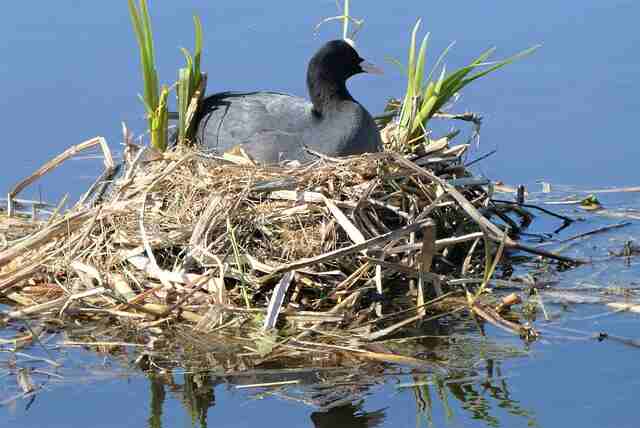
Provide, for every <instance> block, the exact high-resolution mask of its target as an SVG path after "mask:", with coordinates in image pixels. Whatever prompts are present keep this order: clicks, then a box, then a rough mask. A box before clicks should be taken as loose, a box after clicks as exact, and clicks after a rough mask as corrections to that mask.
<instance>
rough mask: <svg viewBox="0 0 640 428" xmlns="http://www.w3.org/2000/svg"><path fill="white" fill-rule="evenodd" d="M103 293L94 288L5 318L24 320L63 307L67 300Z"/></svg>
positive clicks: (25, 309)
mask: <svg viewBox="0 0 640 428" xmlns="http://www.w3.org/2000/svg"><path fill="white" fill-rule="evenodd" d="M105 291H106V290H105V289H104V288H103V287H99V288H94V289H92V290H87V291H83V292H81V293H77V294H72V295H71V296H63V297H60V298H57V299H55V300H51V301H50V302H46V303H41V304H38V305H34V306H30V307H28V308H24V309H21V310H17V311H11V312H8V313H7V314H6V315H7V317H9V318H14V319H16V318H25V317H27V316H29V315H32V314H37V313H40V312H45V311H48V310H50V309H53V308H56V307H58V306H63V305H64V304H65V303H66V302H67V300H79V299H84V298H87V297H91V296H96V295H99V294H103V293H104V292H105Z"/></svg>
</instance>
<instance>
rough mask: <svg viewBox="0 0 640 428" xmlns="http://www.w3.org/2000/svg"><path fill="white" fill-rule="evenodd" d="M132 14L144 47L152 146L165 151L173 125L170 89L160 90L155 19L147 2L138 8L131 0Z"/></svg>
mask: <svg viewBox="0 0 640 428" xmlns="http://www.w3.org/2000/svg"><path fill="white" fill-rule="evenodd" d="M129 13H130V15H131V22H132V23H133V29H134V31H135V33H136V39H137V41H138V47H139V48H140V64H141V66H142V79H143V82H144V93H143V95H142V96H141V97H140V98H141V100H142V103H143V104H144V107H145V110H146V112H147V119H148V121H149V131H150V132H151V145H152V146H153V147H155V148H156V149H158V150H160V151H164V150H165V149H166V147H167V132H168V131H167V128H168V123H169V115H168V111H167V97H168V94H169V88H168V87H167V86H165V85H163V86H162V88H160V87H159V83H158V71H157V70H156V65H155V56H154V48H153V32H152V29H151V17H150V16H149V9H148V7H147V2H146V0H140V5H139V6H136V4H135V2H134V1H133V0H129Z"/></svg>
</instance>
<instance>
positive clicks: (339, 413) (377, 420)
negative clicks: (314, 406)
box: [311, 401, 385, 428]
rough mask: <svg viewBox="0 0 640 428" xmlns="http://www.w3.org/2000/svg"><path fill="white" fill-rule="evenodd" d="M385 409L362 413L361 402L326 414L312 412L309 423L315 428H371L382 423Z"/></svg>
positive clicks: (334, 408)
mask: <svg viewBox="0 0 640 428" xmlns="http://www.w3.org/2000/svg"><path fill="white" fill-rule="evenodd" d="M384 417H385V409H380V410H376V411H373V412H364V411H362V401H360V402H359V403H357V404H353V403H349V404H345V405H342V406H337V407H333V408H331V409H329V410H327V411H326V412H313V413H312V414H311V421H312V422H313V426H314V427H315V428H335V427H349V428H351V427H353V428H368V427H369V428H373V427H377V426H381V425H382V422H384Z"/></svg>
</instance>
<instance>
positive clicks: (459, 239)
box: [386, 232, 484, 254]
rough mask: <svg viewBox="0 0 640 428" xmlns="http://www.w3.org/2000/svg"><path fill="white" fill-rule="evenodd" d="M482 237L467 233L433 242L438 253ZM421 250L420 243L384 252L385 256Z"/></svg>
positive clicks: (400, 246)
mask: <svg viewBox="0 0 640 428" xmlns="http://www.w3.org/2000/svg"><path fill="white" fill-rule="evenodd" d="M483 236H484V233H482V232H473V233H469V234H468V235H462V236H453V237H451V238H443V239H438V240H437V241H436V242H435V246H436V250H438V251H440V250H443V249H445V248H447V247H451V246H453V245H458V244H461V243H463V242H467V241H473V240H476V239H480V238H482V237H483ZM421 248H422V243H418V244H408V245H398V246H397V247H393V248H390V249H389V250H387V251H386V253H387V254H397V253H405V252H407V251H418V250H420V249H421Z"/></svg>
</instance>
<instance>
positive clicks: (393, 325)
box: [0, 145, 530, 356]
mask: <svg viewBox="0 0 640 428" xmlns="http://www.w3.org/2000/svg"><path fill="white" fill-rule="evenodd" d="M140 150H143V149H140ZM465 150H466V146H458V147H453V148H449V147H448V146H446V145H444V146H441V147H439V148H438V149H437V150H433V151H431V152H429V151H426V152H424V153H421V154H420V155H419V156H417V155H410V156H406V157H405V156H401V155H399V154H396V153H394V152H384V153H376V154H367V155H362V156H357V157H351V158H344V159H330V158H324V157H321V158H319V160H318V161H316V162H314V163H312V164H308V165H302V166H299V165H298V166H287V165H283V166H277V167H259V166H255V165H251V162H249V161H248V160H247V159H244V160H240V161H239V160H238V158H237V157H233V156H232V157H230V158H232V159H234V161H235V163H234V162H229V161H227V160H224V159H212V158H205V157H204V156H203V155H201V154H199V153H196V152H193V151H191V150H188V149H178V150H175V151H170V152H167V153H165V154H155V155H154V156H149V154H148V153H147V154H144V153H138V154H137V155H136V156H130V157H129V159H132V160H131V161H129V162H127V164H126V165H125V170H124V173H123V174H122V176H121V177H120V178H118V179H117V180H116V181H115V183H114V185H113V187H112V189H111V190H110V192H109V194H108V195H107V197H106V198H105V199H104V200H102V201H101V202H99V203H94V204H86V203H85V204H82V205H78V206H76V207H75V208H74V209H72V210H70V211H68V212H67V213H65V214H64V215H57V216H54V217H52V218H49V219H48V220H47V221H46V222H41V223H38V224H37V225H36V226H35V229H33V228H31V229H29V228H27V229H25V233H24V236H22V237H20V239H17V238H16V237H15V236H12V239H13V240H12V241H10V242H8V244H7V245H6V246H5V249H4V250H3V251H2V252H0V292H2V293H3V295H4V296H5V297H8V298H9V299H10V301H11V302H12V304H14V305H16V306H17V307H15V308H14V310H12V311H10V312H7V313H6V314H4V316H5V318H7V319H9V320H11V319H20V318H25V317H34V316H36V317H37V316H39V317H43V316H46V317H52V316H53V317H56V318H65V317H66V318H68V317H72V318H73V319H76V320H78V322H82V321H85V322H88V321H94V320H96V319H110V320H112V321H113V322H125V321H131V320H141V322H140V323H139V324H137V325H136V328H145V327H148V326H150V325H158V323H159V322H164V323H180V325H181V328H183V329H184V328H185V326H191V327H188V328H192V329H195V330H196V331H199V332H203V333H204V332H227V333H230V334H233V335H234V337H236V338H238V337H240V338H249V337H254V338H255V337H258V336H260V335H262V336H261V337H263V338H264V337H266V336H265V335H274V334H275V335H276V336H277V337H284V338H294V337H295V339H296V340H301V339H302V338H304V337H305V336H310V335H315V336H316V339H317V342H314V343H317V344H318V346H320V344H324V345H325V346H338V347H340V346H342V347H343V348H344V347H346V346H350V347H351V348H349V349H353V347H354V346H356V345H355V344H356V343H358V342H359V341H371V340H376V339H379V338H383V337H387V336H389V335H393V334H399V333H402V332H403V331H405V330H407V329H411V328H412V326H415V324H416V322H419V321H420V320H422V319H425V318H426V317H427V315H429V316H433V315H435V316H443V315H446V314H447V313H450V311H452V310H453V311H454V312H455V311H459V310H460V309H465V308H466V309H471V311H470V312H476V314H477V315H478V314H479V315H480V316H482V317H484V318H485V319H489V318H492V317H493V318H494V319H493V321H495V322H497V323H503V324H504V326H506V327H507V328H509V329H511V330H513V331H515V332H517V333H518V334H529V333H530V331H529V330H527V329H526V328H524V327H522V326H520V325H518V324H515V323H510V324H509V323H508V322H507V321H506V320H502V319H501V318H500V316H498V315H497V313H494V312H492V311H491V310H490V308H489V307H485V306H483V305H481V304H480V302H479V301H475V300H473V301H470V300H469V299H468V298H465V297H464V292H463V288H461V287H460V285H459V284H462V285H465V284H466V285H468V286H469V287H473V286H474V284H475V285H478V284H479V283H482V281H483V280H482V277H483V275H484V274H485V269H486V266H485V262H487V260H485V254H489V255H494V254H495V253H496V252H498V256H496V258H495V260H496V261H497V259H498V258H499V254H500V253H501V252H502V249H503V248H505V247H506V248H509V247H511V248H513V247H515V246H517V245H518V244H517V242H515V241H513V240H512V239H511V238H510V237H509V236H507V234H506V233H505V232H504V231H503V230H502V229H501V228H500V227H498V226H497V225H495V224H493V223H491V222H490V221H489V220H488V219H487V218H486V217H485V216H483V215H482V214H481V213H480V211H479V209H482V208H483V207H486V206H487V204H488V201H489V195H488V193H487V192H486V188H485V187H483V185H485V184H487V183H486V182H485V181H484V180H479V179H477V178H474V177H472V176H471V175H470V174H469V173H468V172H467V171H466V170H465V169H464V167H463V166H462V162H461V158H462V155H463V153H464V151H465ZM134 155H135V153H134ZM238 162H240V163H241V164H240V165H239V164H238ZM12 221H16V220H12ZM25 221H26V220H25ZM485 249H486V250H487V251H485ZM489 261H491V260H489ZM493 268H495V265H494V266H493ZM455 284H458V285H455ZM469 305H471V306H469ZM483 311H484V312H483ZM505 323H506V324H505ZM274 332H276V333H274ZM267 342H268V343H269V344H268V345H266V349H265V346H262V348H260V349H259V350H256V351H255V352H256V353H257V354H260V355H261V356H264V355H267V354H269V353H270V352H271V351H273V349H274V347H275V348H277V347H278V340H275V339H274V340H273V341H271V342H269V341H267ZM263 345H264V343H263ZM252 349H253V348H252ZM345 349H346V348H345ZM324 350H325V351H326V349H324Z"/></svg>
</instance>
